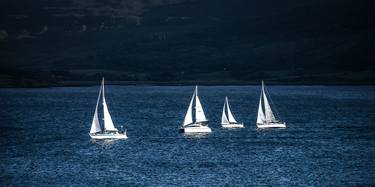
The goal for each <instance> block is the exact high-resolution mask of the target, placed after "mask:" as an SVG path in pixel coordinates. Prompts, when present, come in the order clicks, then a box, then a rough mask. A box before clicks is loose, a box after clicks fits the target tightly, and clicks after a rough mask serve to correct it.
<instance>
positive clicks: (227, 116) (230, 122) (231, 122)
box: [221, 97, 244, 128]
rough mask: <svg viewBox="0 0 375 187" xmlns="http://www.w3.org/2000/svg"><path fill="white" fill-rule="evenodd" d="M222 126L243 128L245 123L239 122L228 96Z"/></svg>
mask: <svg viewBox="0 0 375 187" xmlns="http://www.w3.org/2000/svg"><path fill="white" fill-rule="evenodd" d="M221 126H222V127H223V128H243V127H244V126H243V123H238V122H237V121H236V119H235V118H234V116H233V114H232V112H231V111H230V107H229V102H228V97H225V101H224V106H223V113H222V115H221Z"/></svg>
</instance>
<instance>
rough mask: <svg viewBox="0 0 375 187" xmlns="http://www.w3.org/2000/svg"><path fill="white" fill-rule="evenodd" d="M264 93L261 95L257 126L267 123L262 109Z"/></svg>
mask: <svg viewBox="0 0 375 187" xmlns="http://www.w3.org/2000/svg"><path fill="white" fill-rule="evenodd" d="M262 92H263V91H262ZM262 92H261V93H260V99H259V107H258V117H257V124H263V122H264V121H265V117H264V113H263V107H262V94H263V93H262Z"/></svg>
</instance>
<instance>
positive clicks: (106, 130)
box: [90, 78, 128, 139]
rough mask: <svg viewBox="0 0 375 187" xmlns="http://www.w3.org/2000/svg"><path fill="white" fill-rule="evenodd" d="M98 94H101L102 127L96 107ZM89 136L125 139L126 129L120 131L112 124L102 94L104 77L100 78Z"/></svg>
mask: <svg viewBox="0 0 375 187" xmlns="http://www.w3.org/2000/svg"><path fill="white" fill-rule="evenodd" d="M100 96H102V104H103V113H104V115H103V122H104V126H103V129H102V127H101V126H100V123H99V115H98V107H99V101H100V98H101V97H100ZM90 137H91V138H92V139H126V138H128V137H127V136H126V131H124V132H121V131H119V130H117V128H116V127H115V126H114V124H113V121H112V118H111V115H110V113H109V110H108V106H107V103H106V101H105V96H104V78H103V80H102V85H101V86H100V90H99V96H98V101H97V102H96V107H95V113H94V118H93V119H92V124H91V129H90Z"/></svg>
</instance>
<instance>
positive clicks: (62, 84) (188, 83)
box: [0, 80, 375, 89]
mask: <svg viewBox="0 0 375 187" xmlns="http://www.w3.org/2000/svg"><path fill="white" fill-rule="evenodd" d="M265 82H266V83H267V85H272V86H375V83H372V82H325V83H323V82H282V81H281V82H277V81H267V80H265ZM98 85H100V81H66V82H59V83H40V84H38V83H37V84H31V85H17V84H8V85H1V83H0V89H6V88H54V87H55V88H58V87H91V86H98ZM106 85H114V86H194V85H201V86H257V85H260V83H259V82H254V81H244V82H236V81H234V82H231V81H226V82H224V81H223V82H220V81H201V82H199V81H197V82H194V81H186V82H157V81H106Z"/></svg>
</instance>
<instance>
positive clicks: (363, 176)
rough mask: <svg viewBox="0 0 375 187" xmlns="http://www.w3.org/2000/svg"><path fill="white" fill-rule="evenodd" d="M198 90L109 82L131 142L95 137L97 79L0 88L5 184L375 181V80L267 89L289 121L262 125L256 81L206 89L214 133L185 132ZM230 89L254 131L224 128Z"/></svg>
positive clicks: (110, 98) (118, 121) (241, 117)
mask: <svg viewBox="0 0 375 187" xmlns="http://www.w3.org/2000/svg"><path fill="white" fill-rule="evenodd" d="M193 90H194V87H193V86H107V87H106V100H107V103H108V106H109V110H110V112H111V114H112V118H113V121H114V123H115V125H116V126H117V127H118V128H120V126H121V125H123V126H124V127H125V128H126V129H127V132H128V137H129V138H128V139H127V140H118V141H91V140H90V137H89V134H88V132H89V130H90V125H91V121H92V117H93V114H94V109H95V104H96V100H97V96H98V91H99V86H95V87H62V88H36V89H0V106H1V107H0V166H1V167H0V185H1V186H7V185H11V186H19V185H20V186H46V185H58V186H60V185H66V186H71V185H78V186H105V185H106V186H113V185H116V186H219V185H220V186H261V185H266V186H374V185H375V87H371V86H268V91H269V93H270V95H271V98H272V100H273V102H274V106H275V107H276V109H277V111H278V114H279V116H280V117H281V118H282V119H283V120H285V121H286V122H287V128H286V129H269V130H257V129H256V126H255V122H256V115H257V109H258V100H259V94H260V86H200V87H199V94H200V99H201V102H202V105H203V108H204V110H205V113H206V116H207V118H208V119H209V120H210V121H209V126H210V127H211V128H212V130H213V132H212V133H211V134H208V135H197V136H187V135H183V134H179V133H178V128H179V127H180V126H181V124H182V122H183V118H184V115H185V112H186V110H187V108H188V105H189V101H190V99H191V96H192V94H193ZM225 96H228V97H229V101H230V104H231V109H232V111H233V113H234V115H235V116H236V118H237V120H238V121H243V122H244V123H245V126H246V128H244V129H238V130H227V129H222V128H221V126H220V119H221V110H222V106H223V102H224V97H225Z"/></svg>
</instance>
